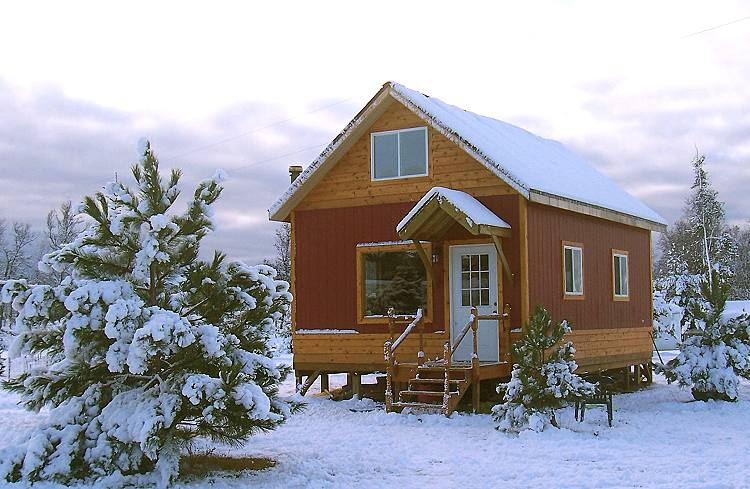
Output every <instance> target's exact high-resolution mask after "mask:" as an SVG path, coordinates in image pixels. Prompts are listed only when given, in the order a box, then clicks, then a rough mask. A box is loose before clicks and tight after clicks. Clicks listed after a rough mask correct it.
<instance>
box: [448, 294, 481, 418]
mask: <svg viewBox="0 0 750 489" xmlns="http://www.w3.org/2000/svg"><path fill="white" fill-rule="evenodd" d="M479 317H480V316H479V312H478V311H477V308H476V307H472V308H471V312H470V313H469V320H468V321H467V322H466V324H465V325H464V327H463V329H461V332H460V333H459V334H458V336H457V337H456V339H455V340H454V341H453V344H451V342H450V341H446V342H445V345H443V368H444V369H445V373H444V375H445V382H444V383H443V389H444V390H443V411H444V412H445V415H446V416H450V415H451V414H452V413H453V406H452V405H451V403H450V399H451V391H450V388H451V382H450V381H451V378H450V376H451V366H452V364H453V353H455V351H456V350H457V349H458V347H459V346H461V342H462V341H463V340H464V338H466V335H467V334H468V333H469V330H471V334H472V354H471V384H472V389H473V391H472V405H473V408H474V412H476V410H477V409H478V408H479V385H478V384H479V341H478V338H477V329H478V327H479ZM474 400H476V401H474Z"/></svg>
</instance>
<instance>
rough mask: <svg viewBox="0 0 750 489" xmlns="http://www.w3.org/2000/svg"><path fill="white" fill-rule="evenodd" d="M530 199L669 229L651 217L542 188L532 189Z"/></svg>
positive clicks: (650, 227) (617, 220) (615, 220)
mask: <svg viewBox="0 0 750 489" xmlns="http://www.w3.org/2000/svg"><path fill="white" fill-rule="evenodd" d="M529 201H530V202H536V203H538V204H544V205H548V206H551V207H557V208H558V209H565V210H569V211H572V212H577V213H579V214H585V215H588V216H592V217H598V218H600V219H606V220H608V221H614V222H618V223H620V224H625V225H628V226H633V227H638V228H642V229H648V230H650V231H657V232H660V233H663V232H664V231H666V230H667V225H666V224H665V223H663V222H658V221H653V220H651V219H646V218H643V217H640V216H634V215H632V214H627V213H625V212H620V211H617V210H614V209H610V208H608V207H603V206H600V205H596V204H590V203H588V202H582V201H579V200H575V199H571V198H568V197H562V196H559V195H554V194H551V193H548V192H543V191H541V190H536V189H531V190H530V192H529Z"/></svg>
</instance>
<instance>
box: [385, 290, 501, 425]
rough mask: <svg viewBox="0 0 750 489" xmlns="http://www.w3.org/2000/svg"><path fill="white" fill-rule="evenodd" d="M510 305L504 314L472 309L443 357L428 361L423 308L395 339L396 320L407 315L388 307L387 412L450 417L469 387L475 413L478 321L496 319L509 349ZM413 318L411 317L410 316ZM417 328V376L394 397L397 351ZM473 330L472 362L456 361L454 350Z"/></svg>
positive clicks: (476, 399)
mask: <svg viewBox="0 0 750 489" xmlns="http://www.w3.org/2000/svg"><path fill="white" fill-rule="evenodd" d="M509 310H510V306H508V305H506V309H505V310H504V311H503V314H488V315H482V316H480V315H479V313H478V312H477V308H476V307H472V308H471V314H470V316H469V321H468V322H467V323H466V325H465V326H464V327H463V329H462V330H461V332H460V333H459V334H458V335H457V336H456V338H455V339H454V340H453V343H451V342H450V341H446V342H445V345H444V346H443V358H442V360H433V361H426V358H425V354H424V349H423V339H422V334H423V329H424V323H423V321H422V310H421V309H420V310H417V314H416V316H414V319H413V321H411V322H410V323H408V326H406V328H405V329H404V332H403V333H401V335H400V336H399V337H398V338H396V339H395V340H394V339H393V338H394V333H395V329H396V322H397V321H404V320H405V319H406V318H403V317H397V316H396V315H395V314H394V313H393V309H392V308H391V309H389V310H388V331H389V339H388V341H386V342H385V344H384V345H383V353H384V359H385V363H386V387H385V409H386V411H387V412H392V411H395V412H403V411H405V410H409V411H417V412H432V413H442V414H445V415H446V416H450V415H451V414H452V413H453V411H454V410H455V409H456V407H457V406H458V403H459V402H460V401H461V398H462V397H463V396H464V394H466V392H467V391H468V390H469V388H470V387H471V388H472V399H471V404H472V408H473V410H474V412H477V410H478V409H479V403H480V399H479V383H480V382H479V378H480V376H479V368H480V367H479V349H478V343H477V328H478V323H479V321H497V322H498V324H499V326H500V327H501V328H502V330H503V332H504V333H505V336H506V337H507V345H508V346H507V348H508V351H510V328H509V327H508V325H507V324H506V321H507V319H508V317H509ZM409 319H411V318H409ZM414 329H416V330H417V332H418V334H419V353H418V356H417V363H416V365H417V371H416V372H417V373H416V376H415V377H414V378H412V379H410V380H409V384H408V388H407V389H406V390H402V391H400V392H399V393H398V399H394V393H395V389H394V387H395V386H394V383H395V382H394V380H393V377H394V371H395V369H396V366H397V365H398V361H397V359H396V351H397V350H398V348H399V346H400V345H401V344H403V342H404V339H406V337H407V336H409V334H411V332H412V331H413V330H414ZM469 331H471V332H472V355H471V362H455V363H454V362H453V353H454V352H455V351H456V349H457V348H458V347H459V345H460V344H461V342H462V341H463V339H464V338H465V337H466V335H467V334H468V332H469Z"/></svg>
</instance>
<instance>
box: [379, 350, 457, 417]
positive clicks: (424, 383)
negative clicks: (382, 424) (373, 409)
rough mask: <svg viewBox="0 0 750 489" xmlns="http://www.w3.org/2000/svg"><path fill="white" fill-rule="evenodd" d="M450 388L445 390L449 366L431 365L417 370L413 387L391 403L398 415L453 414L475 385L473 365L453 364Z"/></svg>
mask: <svg viewBox="0 0 750 489" xmlns="http://www.w3.org/2000/svg"><path fill="white" fill-rule="evenodd" d="M449 376H450V378H449V379H448V389H447V390H446V389H445V384H446V379H445V365H443V364H442V362H429V363H425V364H424V365H420V366H419V367H417V375H416V377H414V378H413V379H410V380H409V387H408V389H406V390H402V391H401V392H399V394H398V401H396V402H394V403H392V404H391V409H392V410H393V411H395V412H403V411H404V410H408V411H409V412H427V413H441V414H442V413H449V412H453V411H455V409H456V407H457V406H458V403H459V402H461V399H462V398H463V396H464V394H466V392H467V391H468V390H469V387H471V385H472V367H471V365H470V364H466V365H453V366H451V368H450V370H449Z"/></svg>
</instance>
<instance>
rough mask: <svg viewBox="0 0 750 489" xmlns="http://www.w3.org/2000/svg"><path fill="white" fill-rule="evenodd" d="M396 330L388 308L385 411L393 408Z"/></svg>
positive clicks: (392, 313) (394, 318) (393, 316)
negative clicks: (394, 336) (394, 337)
mask: <svg viewBox="0 0 750 489" xmlns="http://www.w3.org/2000/svg"><path fill="white" fill-rule="evenodd" d="M395 330H396V317H395V311H394V309H393V308H392V307H389V308H388V341H386V342H385V345H384V350H385V351H384V352H383V353H384V354H385V412H386V413H390V412H391V411H392V409H393V369H394V364H395V359H394V358H393V334H394V333H395Z"/></svg>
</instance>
